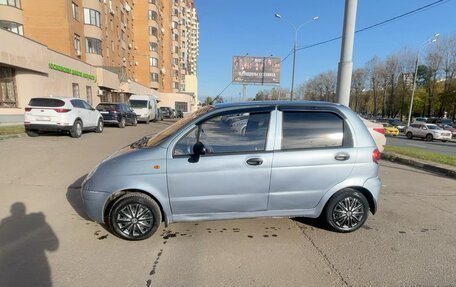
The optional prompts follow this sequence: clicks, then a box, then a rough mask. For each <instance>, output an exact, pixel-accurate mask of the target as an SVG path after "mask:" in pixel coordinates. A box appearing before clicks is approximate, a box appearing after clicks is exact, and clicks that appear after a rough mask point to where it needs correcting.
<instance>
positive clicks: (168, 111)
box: [160, 107, 174, 119]
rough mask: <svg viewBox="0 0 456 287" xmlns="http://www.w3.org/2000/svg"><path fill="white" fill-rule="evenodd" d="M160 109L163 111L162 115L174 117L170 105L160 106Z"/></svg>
mask: <svg viewBox="0 0 456 287" xmlns="http://www.w3.org/2000/svg"><path fill="white" fill-rule="evenodd" d="M160 110H161V111H162V113H163V117H165V118H170V119H174V112H173V109H171V108H170V107H160Z"/></svg>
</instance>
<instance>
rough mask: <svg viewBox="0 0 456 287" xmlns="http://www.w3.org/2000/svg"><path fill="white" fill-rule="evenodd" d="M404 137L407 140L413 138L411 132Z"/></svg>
mask: <svg viewBox="0 0 456 287" xmlns="http://www.w3.org/2000/svg"><path fill="white" fill-rule="evenodd" d="M405 136H406V137H407V138H408V139H412V138H413V134H412V133H411V132H407V133H406V134H405Z"/></svg>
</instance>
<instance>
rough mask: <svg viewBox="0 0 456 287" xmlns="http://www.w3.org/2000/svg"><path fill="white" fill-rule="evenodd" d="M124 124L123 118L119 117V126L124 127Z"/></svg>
mask: <svg viewBox="0 0 456 287" xmlns="http://www.w3.org/2000/svg"><path fill="white" fill-rule="evenodd" d="M125 124H126V121H125V118H122V119H120V122H119V128H124V127H125Z"/></svg>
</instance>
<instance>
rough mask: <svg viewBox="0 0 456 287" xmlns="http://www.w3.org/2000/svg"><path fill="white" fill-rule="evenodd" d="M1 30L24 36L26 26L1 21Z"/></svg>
mask: <svg viewBox="0 0 456 287" xmlns="http://www.w3.org/2000/svg"><path fill="white" fill-rule="evenodd" d="M0 28H1V29H5V30H8V31H10V32H13V33H16V34H19V35H21V36H23V35H24V26H23V25H22V24H19V23H16V22H11V21H5V20H0Z"/></svg>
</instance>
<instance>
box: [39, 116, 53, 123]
mask: <svg viewBox="0 0 456 287" xmlns="http://www.w3.org/2000/svg"><path fill="white" fill-rule="evenodd" d="M36 120H37V121H43V122H48V121H50V120H51V118H48V117H38V118H36Z"/></svg>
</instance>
